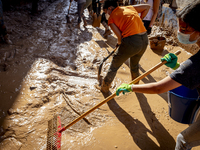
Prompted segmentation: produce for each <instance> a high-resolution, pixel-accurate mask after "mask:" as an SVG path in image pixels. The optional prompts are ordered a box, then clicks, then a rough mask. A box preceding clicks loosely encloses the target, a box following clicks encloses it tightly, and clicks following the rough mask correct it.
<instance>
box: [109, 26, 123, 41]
mask: <svg viewBox="0 0 200 150" xmlns="http://www.w3.org/2000/svg"><path fill="white" fill-rule="evenodd" d="M110 28H111V29H112V30H113V32H114V33H115V35H116V36H117V38H118V42H117V44H119V45H120V44H121V40H122V34H121V31H120V30H119V28H118V27H117V26H116V25H115V24H114V23H112V24H110Z"/></svg>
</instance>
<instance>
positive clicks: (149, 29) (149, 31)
mask: <svg viewBox="0 0 200 150" xmlns="http://www.w3.org/2000/svg"><path fill="white" fill-rule="evenodd" d="M151 29H152V27H148V28H147V34H148V35H149V34H151Z"/></svg>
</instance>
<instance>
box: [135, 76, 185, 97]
mask: <svg viewBox="0 0 200 150" xmlns="http://www.w3.org/2000/svg"><path fill="white" fill-rule="evenodd" d="M179 86H181V84H180V83H178V82H176V81H175V80H173V79H172V78H170V77H169V76H168V77H166V78H164V79H162V80H161V81H159V82H155V83H149V84H138V85H132V91H133V92H137V93H147V94H160V93H164V92H167V91H169V90H172V89H174V88H177V87H179Z"/></svg>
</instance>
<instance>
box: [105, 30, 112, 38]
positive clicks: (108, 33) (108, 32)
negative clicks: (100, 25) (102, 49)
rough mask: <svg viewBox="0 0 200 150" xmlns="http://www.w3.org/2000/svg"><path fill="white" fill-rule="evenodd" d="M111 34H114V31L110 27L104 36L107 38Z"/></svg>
mask: <svg viewBox="0 0 200 150" xmlns="http://www.w3.org/2000/svg"><path fill="white" fill-rule="evenodd" d="M111 34H112V32H111V31H110V30H109V29H108V30H106V31H105V33H104V34H103V36H104V38H107V37H108V35H111Z"/></svg>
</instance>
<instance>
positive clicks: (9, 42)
mask: <svg viewBox="0 0 200 150" xmlns="http://www.w3.org/2000/svg"><path fill="white" fill-rule="evenodd" d="M3 38H4V42H5V43H6V44H12V42H11V40H10V39H9V37H8V35H5V36H4V37H3Z"/></svg>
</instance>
